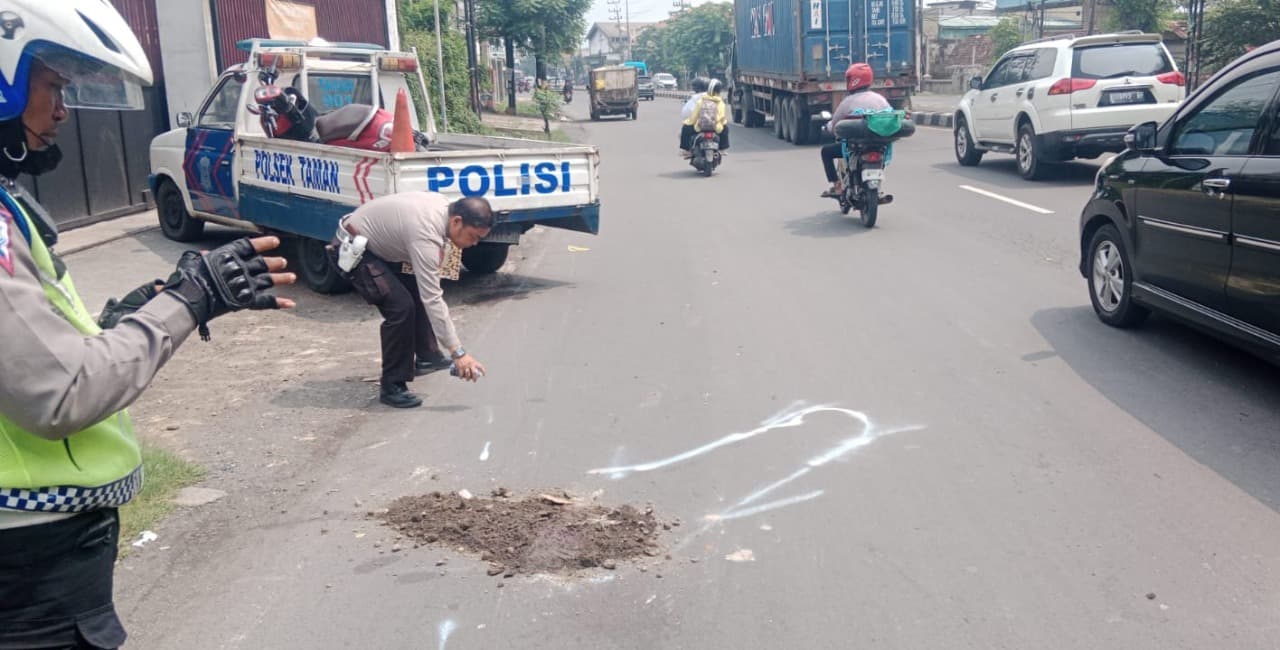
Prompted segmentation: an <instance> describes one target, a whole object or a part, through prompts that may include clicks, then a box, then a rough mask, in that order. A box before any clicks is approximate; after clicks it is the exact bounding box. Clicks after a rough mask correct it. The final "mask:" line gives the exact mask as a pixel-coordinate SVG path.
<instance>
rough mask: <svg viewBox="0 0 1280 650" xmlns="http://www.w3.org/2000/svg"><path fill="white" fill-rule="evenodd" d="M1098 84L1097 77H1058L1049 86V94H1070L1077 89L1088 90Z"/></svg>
mask: <svg viewBox="0 0 1280 650" xmlns="http://www.w3.org/2000/svg"><path fill="white" fill-rule="evenodd" d="M1096 85H1098V80H1097V79H1071V78H1067V79H1059V80H1058V81H1056V82H1054V84H1053V85H1052V86H1050V87H1049V94H1050V95H1070V94H1071V93H1073V92H1075V91H1077V90H1088V89H1090V88H1093V87H1094V86H1096Z"/></svg>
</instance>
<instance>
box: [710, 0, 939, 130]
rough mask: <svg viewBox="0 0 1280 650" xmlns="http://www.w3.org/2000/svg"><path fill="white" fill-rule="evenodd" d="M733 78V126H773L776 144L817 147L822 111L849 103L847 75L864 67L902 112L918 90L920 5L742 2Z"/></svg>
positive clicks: (738, 1)
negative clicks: (859, 64) (851, 68)
mask: <svg viewBox="0 0 1280 650" xmlns="http://www.w3.org/2000/svg"><path fill="white" fill-rule="evenodd" d="M734 31H735V39H734V46H733V55H732V57H731V59H730V61H731V63H730V69H729V71H728V73H729V74H728V76H729V85H730V88H729V90H730V102H731V105H732V107H733V121H734V122H736V123H738V124H741V125H743V126H745V127H748V128H752V127H761V126H765V123H766V121H767V120H769V119H772V121H773V132H774V135H776V136H777V137H779V138H781V139H784V140H787V141H788V142H793V143H795V144H808V143H810V142H817V141H818V140H819V139H820V135H821V131H820V129H821V118H819V117H818V116H819V115H820V114H821V113H822V111H830V110H832V109H833V108H834V107H835V106H836V105H837V104H839V103H840V100H841V99H843V98H844V96H845V86H844V71H845V69H846V68H848V67H849V64H851V63H856V62H859V61H865V62H867V63H869V64H871V67H872V69H873V70H875V73H876V83H875V90H876V91H878V92H880V93H881V94H883V95H884V96H885V97H887V98H888V99H889V101H890V103H892V104H893V105H894V107H895V108H905V107H907V106H908V105H909V102H910V98H911V92H912V89H914V88H915V84H916V7H915V0H735V1H734Z"/></svg>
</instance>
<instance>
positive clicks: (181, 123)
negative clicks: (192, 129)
mask: <svg viewBox="0 0 1280 650" xmlns="http://www.w3.org/2000/svg"><path fill="white" fill-rule="evenodd" d="M194 122H195V118H193V117H192V116H191V113H187V112H185V111H184V112H182V113H178V128H180V129H185V128H187V127H189V126H191V125H192V124H193V123H194Z"/></svg>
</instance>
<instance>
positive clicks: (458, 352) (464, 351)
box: [452, 345, 467, 361]
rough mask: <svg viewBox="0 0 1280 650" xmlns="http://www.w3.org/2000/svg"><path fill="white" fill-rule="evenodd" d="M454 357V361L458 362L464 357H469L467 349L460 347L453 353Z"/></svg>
mask: <svg viewBox="0 0 1280 650" xmlns="http://www.w3.org/2000/svg"><path fill="white" fill-rule="evenodd" d="M452 356H453V360H454V361H457V360H458V359H461V358H462V357H465V356H467V349H466V348H464V347H462V346H461V345H459V346H458V349H457V350H454V351H453V354H452Z"/></svg>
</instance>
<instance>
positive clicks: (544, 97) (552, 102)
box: [533, 87, 560, 135]
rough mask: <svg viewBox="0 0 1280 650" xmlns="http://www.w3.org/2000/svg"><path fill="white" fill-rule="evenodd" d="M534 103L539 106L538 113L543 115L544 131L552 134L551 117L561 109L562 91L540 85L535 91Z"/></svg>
mask: <svg viewBox="0 0 1280 650" xmlns="http://www.w3.org/2000/svg"><path fill="white" fill-rule="evenodd" d="M533 105H534V106H537V107H538V114H539V115H541V116H542V132H543V133H546V134H548V135H550V133H551V118H552V117H554V116H555V115H556V113H558V112H559V111H560V93H558V92H556V91H554V90H552V89H550V88H547V87H539V88H537V89H535V90H534V91H533Z"/></svg>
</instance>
